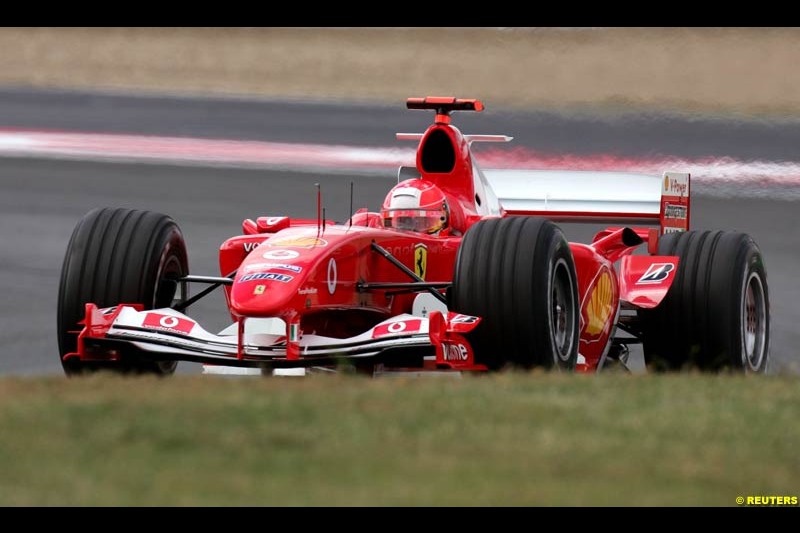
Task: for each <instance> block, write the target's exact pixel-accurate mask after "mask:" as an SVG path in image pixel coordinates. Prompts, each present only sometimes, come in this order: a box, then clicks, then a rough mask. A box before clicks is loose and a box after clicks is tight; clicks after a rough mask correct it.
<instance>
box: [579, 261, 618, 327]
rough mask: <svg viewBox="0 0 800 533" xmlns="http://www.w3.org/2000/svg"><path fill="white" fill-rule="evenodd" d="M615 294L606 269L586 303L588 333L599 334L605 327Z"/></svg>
mask: <svg viewBox="0 0 800 533" xmlns="http://www.w3.org/2000/svg"><path fill="white" fill-rule="evenodd" d="M613 296H614V294H613V285H612V281H611V276H610V275H609V273H608V271H607V270H604V271H603V273H602V274H600V277H599V278H598V279H597V283H595V285H594V288H593V289H592V294H591V296H590V297H589V303H588V304H586V316H587V318H588V320H587V322H586V329H585V331H586V333H587V334H588V335H592V336H596V335H599V334H600V332H602V331H603V328H605V326H606V322H608V316H609V315H610V314H611V310H612V305H611V304H612V300H613Z"/></svg>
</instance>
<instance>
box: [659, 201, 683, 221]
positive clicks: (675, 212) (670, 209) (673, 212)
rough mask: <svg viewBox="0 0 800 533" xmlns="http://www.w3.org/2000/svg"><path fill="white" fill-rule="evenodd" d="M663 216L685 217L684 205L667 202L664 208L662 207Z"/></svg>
mask: <svg viewBox="0 0 800 533" xmlns="http://www.w3.org/2000/svg"><path fill="white" fill-rule="evenodd" d="M664 217H665V218H680V219H685V218H686V206H685V205H672V204H667V206H666V208H665V209H664Z"/></svg>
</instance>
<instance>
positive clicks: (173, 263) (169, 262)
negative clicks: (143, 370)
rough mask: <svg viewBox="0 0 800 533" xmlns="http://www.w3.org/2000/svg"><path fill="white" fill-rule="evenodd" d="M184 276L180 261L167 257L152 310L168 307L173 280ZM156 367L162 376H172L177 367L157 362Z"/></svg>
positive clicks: (174, 285) (173, 285) (175, 364)
mask: <svg viewBox="0 0 800 533" xmlns="http://www.w3.org/2000/svg"><path fill="white" fill-rule="evenodd" d="M183 275H185V272H184V271H183V266H182V264H181V261H180V260H179V259H178V257H177V256H175V255H174V254H170V255H168V256H167V259H166V261H165V263H164V266H163V267H162V268H161V269H160V272H159V274H158V281H156V291H155V294H154V295H153V308H154V309H158V308H160V307H170V306H171V305H172V300H173V298H174V294H175V289H176V287H177V285H176V282H175V280H176V279H178V278H180V277H181V276H183ZM156 366H157V367H158V368H159V370H160V372H161V373H162V374H172V373H173V372H175V369H176V368H177V367H178V361H157V362H156Z"/></svg>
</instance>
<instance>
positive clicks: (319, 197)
mask: <svg viewBox="0 0 800 533" xmlns="http://www.w3.org/2000/svg"><path fill="white" fill-rule="evenodd" d="M314 186H316V188H317V237H319V232H320V224H321V222H322V214H321V213H322V190H321V189H320V186H319V183H315V184H314Z"/></svg>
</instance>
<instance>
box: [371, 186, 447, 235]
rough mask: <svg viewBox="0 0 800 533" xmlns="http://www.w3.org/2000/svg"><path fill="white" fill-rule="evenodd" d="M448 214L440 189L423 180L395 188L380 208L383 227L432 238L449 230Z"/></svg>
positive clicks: (445, 200) (445, 201)
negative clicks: (431, 236) (442, 231)
mask: <svg viewBox="0 0 800 533" xmlns="http://www.w3.org/2000/svg"><path fill="white" fill-rule="evenodd" d="M449 214H450V213H449V210H448V207H447V199H446V198H445V195H444V193H443V192H442V191H441V189H439V187H437V186H436V185H434V184H433V183H431V182H429V181H427V180H423V179H420V178H412V179H409V180H406V181H402V182H400V183H398V184H397V185H395V186H394V187H393V188H392V190H391V191H389V194H388V195H387V196H386V199H385V200H384V201H383V206H382V207H381V217H382V218H383V226H384V227H386V228H394V229H400V230H409V231H416V232H418V233H427V234H431V235H433V234H436V233H439V232H440V231H441V230H443V229H445V228H446V227H447V223H448V217H449Z"/></svg>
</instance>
